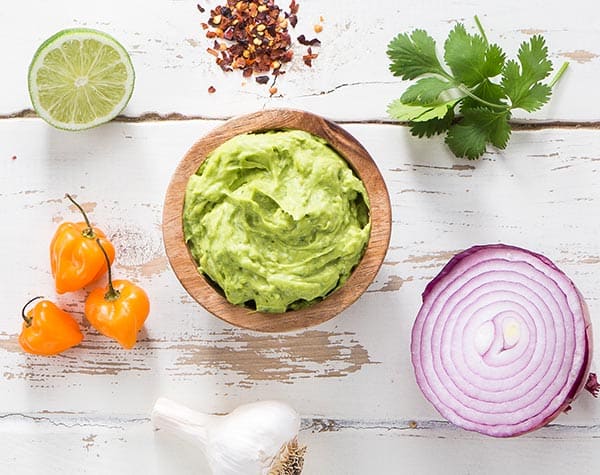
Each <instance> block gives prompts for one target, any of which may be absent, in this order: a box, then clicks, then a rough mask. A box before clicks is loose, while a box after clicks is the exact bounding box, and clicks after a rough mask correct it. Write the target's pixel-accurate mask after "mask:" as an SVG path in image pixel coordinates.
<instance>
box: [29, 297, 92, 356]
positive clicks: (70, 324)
mask: <svg viewBox="0 0 600 475" xmlns="http://www.w3.org/2000/svg"><path fill="white" fill-rule="evenodd" d="M42 298H43V297H35V298H33V299H31V300H30V301H29V302H27V303H26V304H25V306H24V307H23V310H22V311H21V315H22V317H23V320H24V321H23V329H22V330H21V334H20V335H19V344H20V345H21V347H22V348H23V349H24V350H25V351H26V352H27V353H32V354H34V355H55V354H57V353H60V352H61V351H65V350H66V349H68V348H71V347H72V346H75V345H78V344H79V343H81V341H82V340H83V334H82V333H81V330H80V329H79V325H78V324H77V321H76V320H75V319H74V318H73V317H72V316H71V315H70V314H68V313H67V312H65V311H64V310H61V309H60V308H58V307H57V306H56V305H55V304H54V303H52V302H50V301H49V300H40V301H39V302H38V303H37V304H36V305H35V306H34V307H33V308H32V309H31V310H29V312H27V315H26V314H25V309H26V308H27V306H28V305H29V304H30V303H31V302H33V301H34V300H37V299H42Z"/></svg>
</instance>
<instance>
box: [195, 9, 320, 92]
mask: <svg viewBox="0 0 600 475" xmlns="http://www.w3.org/2000/svg"><path fill="white" fill-rule="evenodd" d="M200 8H201V7H200V5H198V9H199V10H200ZM299 8H300V5H299V4H298V3H297V2H296V0H291V3H290V5H289V11H287V12H286V11H284V10H283V9H282V8H280V7H279V6H278V5H277V4H276V3H275V0H227V1H226V4H224V5H218V6H216V7H215V8H214V9H211V10H210V16H209V19H208V20H207V22H206V23H201V26H202V28H203V29H204V30H207V31H206V37H207V38H209V39H214V44H213V47H212V48H207V52H208V53H209V54H211V55H212V56H215V58H216V63H217V64H218V65H219V66H220V67H221V69H222V70H223V71H225V72H229V71H233V70H234V69H237V70H241V71H242V75H243V77H245V78H248V77H251V76H253V75H256V82H258V83H259V84H266V83H268V82H269V77H268V74H271V75H272V76H274V81H275V79H276V78H277V77H278V76H280V75H282V74H285V71H283V70H282V67H284V65H285V64H286V63H289V62H290V61H292V59H293V56H294V52H293V51H292V49H291V46H292V39H291V36H290V33H289V31H288V27H289V25H291V26H292V27H295V26H296V24H297V21H298V18H297V13H298V11H299ZM301 37H302V38H303V39H304V40H305V41H306V43H303V42H302V41H301V44H303V45H305V46H320V45H321V42H320V41H319V40H318V39H317V38H314V39H312V40H310V41H307V40H306V39H305V37H304V35H301ZM220 39H222V40H223V41H222V42H219V41H217V40H220ZM299 41H300V39H299ZM317 56H318V55H317V54H313V53H312V51H311V50H310V48H309V51H308V54H307V55H304V56H303V60H304V63H305V64H307V65H308V66H312V60H313V59H315V58H316V57H317ZM274 81H273V84H272V85H271V86H272V87H273V86H274Z"/></svg>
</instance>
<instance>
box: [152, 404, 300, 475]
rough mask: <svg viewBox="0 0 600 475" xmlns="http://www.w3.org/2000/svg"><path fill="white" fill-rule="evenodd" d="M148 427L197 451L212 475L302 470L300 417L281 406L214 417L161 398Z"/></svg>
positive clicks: (256, 407) (263, 406) (243, 408)
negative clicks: (173, 436) (196, 448)
mask: <svg viewBox="0 0 600 475" xmlns="http://www.w3.org/2000/svg"><path fill="white" fill-rule="evenodd" d="M152 423H153V425H154V427H155V428H157V429H164V430H166V431H169V432H173V433H175V434H176V435H178V436H179V437H181V438H183V439H185V440H188V441H190V442H192V443H195V444H196V445H197V446H199V447H200V448H201V449H202V450H203V452H204V454H205V455H206V458H207V459H208V463H209V466H210V467H211V470H212V472H213V475H279V474H281V475H283V474H293V475H295V474H300V472H301V470H302V462H303V454H304V448H299V447H298V446H297V437H298V432H299V430H300V416H299V415H298V413H297V412H296V411H295V410H294V409H293V408H291V407H290V406H289V405H287V404H285V403H283V402H279V401H261V402H256V403H251V404H244V405H242V406H239V407H237V408H236V409H235V410H234V411H232V412H231V413H229V414H227V415H224V416H214V415H208V414H203V413H201V412H197V411H194V410H191V409H189V408H187V407H185V406H182V405H180V404H177V403H176V402H173V401H171V400H169V399H165V398H160V399H158V400H157V401H156V404H155V405H154V409H153V411H152ZM288 462H289V463H288ZM292 466H293V468H289V467H292Z"/></svg>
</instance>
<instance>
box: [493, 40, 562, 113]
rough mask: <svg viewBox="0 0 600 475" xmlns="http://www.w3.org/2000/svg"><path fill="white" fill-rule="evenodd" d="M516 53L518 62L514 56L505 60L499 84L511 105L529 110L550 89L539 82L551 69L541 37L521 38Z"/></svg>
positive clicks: (547, 95) (542, 100) (547, 96)
mask: <svg viewBox="0 0 600 475" xmlns="http://www.w3.org/2000/svg"><path fill="white" fill-rule="evenodd" d="M517 56H518V58H519V62H518V63H517V62H516V61H514V60H511V61H508V62H507V63H506V65H505V67H504V71H503V72H502V82H501V85H502V87H503V88H504V90H505V92H506V95H507V96H508V97H509V98H510V101H511V108H513V109H524V110H526V111H528V112H532V111H534V110H537V109H539V108H540V107H542V106H543V105H544V104H545V103H546V102H548V100H549V99H550V93H551V88H550V87H549V86H546V85H544V84H541V83H540V81H542V80H543V79H545V78H546V77H548V75H549V74H550V72H551V71H552V63H551V62H550V61H549V60H548V48H547V47H546V42H545V40H544V38H543V37H541V36H539V35H535V36H533V37H531V39H530V40H529V42H527V41H525V42H523V43H522V44H521V47H520V48H519V54H518V55H517Z"/></svg>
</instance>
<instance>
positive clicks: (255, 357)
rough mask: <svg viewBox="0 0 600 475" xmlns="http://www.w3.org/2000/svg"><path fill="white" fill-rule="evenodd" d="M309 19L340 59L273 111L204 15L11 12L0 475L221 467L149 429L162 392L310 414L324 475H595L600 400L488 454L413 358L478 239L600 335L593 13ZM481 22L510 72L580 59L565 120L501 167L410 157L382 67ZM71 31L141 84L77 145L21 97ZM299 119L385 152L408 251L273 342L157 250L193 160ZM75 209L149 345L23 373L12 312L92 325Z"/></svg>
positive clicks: (413, 149)
mask: <svg viewBox="0 0 600 475" xmlns="http://www.w3.org/2000/svg"><path fill="white" fill-rule="evenodd" d="M217 3H218V2H216V1H211V2H203V5H204V6H214V5H216V4H217ZM299 3H300V13H299V18H300V21H299V23H298V26H297V28H296V30H295V32H296V36H297V35H298V34H301V33H305V34H306V36H307V37H312V36H315V35H314V33H313V32H312V25H313V24H314V23H316V22H318V20H319V16H323V17H324V22H323V26H324V30H323V32H322V33H320V34H319V35H318V36H319V38H320V39H321V41H322V43H323V46H322V47H321V49H320V56H319V58H318V59H317V60H315V61H314V63H313V68H312V69H309V68H307V67H305V66H304V65H303V64H302V62H301V61H298V62H296V63H294V64H293V65H292V67H291V68H290V69H289V72H288V73H287V74H286V75H285V76H283V77H282V78H280V80H279V81H278V84H277V86H278V88H279V93H278V95H277V96H276V97H273V98H270V97H269V94H268V91H267V88H266V87H262V86H258V85H256V84H254V83H253V82H252V81H248V83H247V84H245V85H243V84H242V83H243V79H242V78H241V75H239V74H237V73H233V74H229V75H224V74H223V73H222V72H221V71H220V69H219V68H218V67H217V66H216V65H215V64H214V63H213V61H212V60H213V58H212V56H210V55H208V54H207V53H206V52H205V49H206V47H207V46H210V42H209V40H207V39H206V38H204V36H203V32H202V30H201V28H200V22H201V21H206V19H207V14H208V11H207V13H205V14H204V15H200V14H199V12H198V11H197V9H196V2H195V1H166V0H163V1H154V2H147V1H141V0H139V1H138V0H126V1H123V0H122V1H114V0H107V1H103V2H92V1H80V2H75V1H67V0H58V1H54V2H43V1H30V2H13V3H11V4H7V5H4V6H3V8H2V9H0V57H2V59H3V72H2V76H1V79H0V84H2V88H1V89H0V91H2V92H1V93H0V210H1V212H2V217H3V218H4V219H3V222H2V233H1V240H2V241H1V242H2V246H0V261H1V262H2V266H1V270H0V278H1V280H0V282H1V287H0V289H1V290H0V315H2V318H1V319H0V463H1V464H2V465H1V466H2V469H0V472H1V473H7V474H37V473H48V474H58V473H68V474H70V473H90V474H105V473H115V474H121V473H123V474H137V473H142V474H166V473H169V474H192V473H207V472H206V466H205V465H204V461H203V458H202V455H201V454H200V453H199V452H198V451H197V450H195V449H194V448H193V447H188V446H186V445H184V444H181V443H179V442H177V441H176V440H174V439H172V438H170V437H167V436H166V435H164V434H160V433H154V432H153V431H152V428H151V426H150V423H149V411H150V409H151V407H152V404H153V403H154V401H155V399H156V398H157V397H158V396H161V395H162V396H168V397H172V398H173V399H176V400H177V401H179V402H182V403H185V404H188V405H190V406H192V407H194V408H196V409H200V410H204V411H207V412H215V413H223V412H227V411H229V410H231V409H233V408H234V407H235V406H236V405H237V404H240V403H243V402H250V401H255V400H259V399H266V398H279V399H282V400H285V401H288V402H289V403H291V404H292V405H293V406H294V407H295V408H296V409H297V410H298V411H299V412H300V413H301V414H302V416H303V418H304V423H303V430H302V433H301V439H302V441H303V442H304V443H306V444H307V445H308V453H307V458H306V466H305V467H306V468H305V472H304V473H307V474H309V475H312V474H368V473H381V474H396V473H410V474H432V473H446V474H496V473H497V474H505V473H513V474H520V473H523V474H525V473H547V474H562V473H578V474H580V473H581V474H587V473H589V474H592V473H599V472H600V401H596V400H594V399H593V398H592V397H590V396H589V395H588V394H587V393H585V394H583V395H582V396H581V398H580V399H579V400H578V401H577V402H576V404H575V405H574V408H573V410H572V411H571V412H570V413H569V414H567V415H562V416H560V417H559V418H558V419H557V420H556V421H555V422H554V423H553V424H552V425H551V426H549V427H547V428H544V429H541V430H539V431H537V432H535V433H533V434H529V435H526V436H523V437H520V438H517V439H510V440H495V439H490V438H486V437H483V436H479V435H477V434H472V433H469V432H465V431H462V430H460V429H456V428H454V427H452V426H450V425H448V424H447V423H445V422H444V421H443V420H442V419H441V417H440V416H439V415H438V414H437V412H436V411H435V410H434V409H433V408H432V407H431V406H430V405H429V404H428V403H427V402H426V401H425V400H424V398H423V396H422V395H421V393H420V391H419V390H418V388H417V386H416V384H415V382H414V377H413V373H412V369H411V366H410V359H409V351H408V348H409V338H410V337H409V334H410V329H411V327H412V322H413V320H414V317H415V315H416V313H417V311H418V309H419V306H420V294H421V292H422V290H423V288H424V287H425V285H426V283H427V282H428V281H429V280H430V279H431V278H432V277H434V276H435V275H436V274H437V273H438V272H439V270H440V269H441V267H442V266H443V265H444V264H445V262H446V261H447V260H448V259H449V258H450V257H451V256H452V255H453V254H455V253H456V252H458V251H460V250H462V249H465V248H467V247H470V246H471V245H474V244H482V243H489V242H506V243H512V244H515V245H519V246H523V247H527V248H530V249H532V250H536V251H538V252H541V253H543V254H545V255H547V256H548V257H549V258H551V259H552V260H554V261H555V262H556V264H558V265H559V266H560V267H561V268H562V269H563V270H564V271H565V272H566V273H567V274H568V275H569V276H570V277H571V278H572V279H573V280H574V281H575V283H576V284H577V286H578V287H579V289H580V290H581V292H582V293H583V295H584V296H585V297H586V300H587V303H588V306H589V308H590V313H591V315H592V321H593V323H594V324H595V325H596V326H598V325H600V321H599V317H598V315H599V314H600V246H599V244H598V243H599V241H598V236H599V235H600V220H599V219H598V211H599V202H600V186H599V184H600V173H599V172H598V168H599V167H600V132H599V130H598V128H599V125H598V124H599V122H600V113H599V112H598V107H597V105H598V101H599V96H598V92H597V89H598V86H597V82H598V81H597V78H598V77H599V74H600V56H599V55H600V49H598V46H597V45H598V44H599V41H600V29H599V27H598V26H597V22H596V21H595V18H596V17H597V11H598V10H597V8H598V7H597V5H596V4H595V2H593V1H572V2H569V3H568V5H566V4H564V3H563V2H522V1H519V2H517V1H505V2H501V3H498V2H491V1H482V2H468V1H465V0H462V1H457V0H454V1H448V2H442V1H437V2H436V1H423V2H417V3H411V4H410V5H409V6H408V4H405V2H397V1H392V0H389V1H376V2H358V1H356V0H352V1H347V2H344V4H343V8H341V7H340V3H339V2H317V1H309V0H304V1H301V2H299ZM283 5H286V6H287V4H284V3H282V6H283ZM474 14H478V15H479V16H480V18H481V20H482V22H483V24H484V26H485V27H486V30H487V33H488V37H489V38H490V40H491V41H498V42H499V43H500V44H501V45H503V46H505V47H506V49H507V50H508V52H509V54H511V55H514V53H515V50H516V48H517V47H518V44H519V43H520V42H521V41H523V40H525V39H527V38H528V37H529V36H530V35H531V34H533V33H538V32H539V33H542V34H543V35H544V36H545V37H546V39H547V41H548V45H549V50H550V52H551V58H552V60H553V62H554V64H555V66H558V65H559V63H560V62H562V61H563V60H565V59H569V60H571V67H570V68H569V70H568V71H567V73H566V74H565V76H564V77H563V79H562V81H561V83H559V85H558V87H557V88H556V94H555V96H554V97H553V100H552V102H551V103H550V104H549V105H548V106H546V107H545V108H544V109H543V110H541V111H540V112H538V113H536V114H535V115H534V116H533V119H531V118H530V119H528V120H529V122H528V124H530V125H532V126H531V127H526V128H523V127H521V128H520V130H517V131H515V132H514V133H513V138H512V140H511V142H510V144H509V146H508V148H507V149H506V150H504V151H496V150H491V151H490V152H489V153H486V155H485V156H484V157H483V159H482V160H479V161H476V162H469V161H466V160H458V159H455V158H454V157H453V156H452V155H451V154H450V153H449V152H448V150H447V149H446V148H445V146H444V144H443V142H442V141H441V140H440V139H431V140H417V139H415V138H413V137H411V136H410V134H409V133H408V130H407V128H406V127H404V126H401V125H396V124H393V123H391V121H389V119H388V118H387V116H386V114H385V109H386V105H387V103H388V102H390V101H391V100H392V99H394V98H396V97H399V96H400V95H401V93H402V91H403V90H404V89H405V87H406V83H402V82H400V81H399V80H398V79H397V78H394V77H392V76H391V74H390V73H389V72H388V69H387V66H388V60H387V58H386V56H385V50H386V46H387V43H388V42H389V40H390V39H391V38H392V37H393V36H395V35H396V34H397V33H399V32H402V31H409V30H412V29H414V28H418V27H420V28H425V29H427V30H428V31H429V32H430V33H431V34H432V35H433V36H434V37H435V38H436V39H437V40H438V44H440V43H441V42H442V41H443V40H444V39H445V37H446V35H447V33H448V31H449V30H450V29H451V28H452V27H453V25H454V23H455V22H456V21H464V22H465V23H466V25H467V26H468V27H469V28H471V29H472V28H473V27H474V24H473V22H472V16H473V15H474ZM74 26H88V27H93V28H98V29H102V30H104V31H106V32H108V33H110V34H113V35H114V36H115V37H116V38H117V39H118V40H120V41H121V42H122V43H123V45H124V46H125V47H126V48H127V50H128V51H130V53H131V54H132V59H133V62H134V66H135V68H136V72H137V84H136V89H135V91H134V95H133V97H132V100H131V102H130V105H129V106H128V108H127V109H126V111H125V113H124V115H125V116H126V117H123V118H121V119H119V120H117V121H115V122H113V123H111V124H108V125H105V126H102V127H100V128H97V129H94V130H90V131H86V132H82V133H77V134H73V133H66V132H61V131H58V130H54V129H52V128H50V127H49V126H47V125H46V124H45V123H44V122H42V121H41V120H40V119H37V118H36V117H34V116H33V114H32V112H31V111H29V109H30V107H31V106H30V103H29V99H28V95H27V87H26V75H27V67H28V64H29V61H30V59H31V57H32V55H33V53H34V51H35V50H36V48H37V46H38V45H39V44H40V43H41V42H42V41H43V40H44V39H45V38H46V37H48V36H50V35H51V34H53V33H54V32H56V31H57V30H60V29H62V28H66V27H74ZM299 51H300V52H301V51H302V49H300V50H299ZM297 59H299V58H297ZM210 85H214V86H215V87H216V89H217V92H216V93H215V94H212V95H209V94H208V93H207V88H208V87H209V86H210ZM288 106H291V107H296V108H302V109H306V110H309V111H311V112H315V113H319V114H322V115H324V116H326V117H328V118H331V119H334V120H337V121H339V122H341V123H342V124H343V126H344V127H345V128H346V129H347V130H348V131H350V133H352V134H353V135H354V136H355V137H356V138H357V139H358V140H359V141H361V142H362V143H363V145H364V146H365V147H366V148H367V150H368V151H369V152H370V153H371V155H372V156H373V158H374V159H375V161H376V162H377V164H378V166H379V168H380V170H381V171H382V173H383V175H384V178H385V180H386V183H387V185H388V188H389V192H390V197H391V200H392V205H393V230H392V242H391V246H390V249H389V252H388V255H387V258H386V261H385V263H384V265H383V267H382V269H381V271H380V273H379V275H378V277H377V279H376V281H375V282H374V283H373V285H372V286H371V288H370V289H369V291H368V292H367V293H366V294H365V295H364V296H363V297H362V298H361V299H360V300H359V301H358V302H357V303H355V304H354V305H353V306H352V307H351V308H350V309H348V310H347V311H345V312H343V313H342V314H341V315H340V316H338V317H337V318H335V319H333V320H331V321H329V322H327V323H325V324H323V325H320V326H318V327H314V328H311V329H308V330H306V331H300V332H294V333H287V334H280V335H264V334H260V333H255V332H251V331H246V330H241V329H236V328H233V327H230V326H229V325H227V324H225V323H223V322H221V321H220V320H218V319H216V318H214V317H212V316H211V315H209V314H208V313H206V312H205V311H204V310H203V309H202V308H201V307H199V306H198V305H197V304H196V303H195V302H193V301H192V299H191V298H190V297H189V296H188V295H187V294H186V293H185V291H184V290H183V288H182V287H181V286H180V285H179V283H178V281H177V280H176V278H175V277H174V275H173V273H172V272H171V270H170V268H169V266H168V263H167V261H166V258H165V255H164V250H163V247H162V240H161V231H160V227H161V213H162V201H163V197H164V193H165V190H166V186H167V184H168V181H169V178H170V175H171V173H172V171H173V170H174V169H175V166H176V165H177V163H178V161H179V160H180V158H181V157H182V156H183V154H184V153H185V151H186V150H187V149H188V148H189V147H190V146H191V145H192V143H193V142H194V141H195V140H197V139H198V138H199V137H201V136H202V135H203V134H204V133H206V132H207V131H209V130H210V129H211V128H213V127H214V126H215V125H217V124H218V123H220V121H219V120H220V119H224V118H228V117H230V116H232V115H236V114H240V113H244V112H250V111H255V110H260V109H262V108H266V107H288ZM381 121H386V122H388V123H381ZM13 156H16V157H17V158H16V159H15V160H13V159H12V157H13ZM65 192H69V193H73V194H75V195H76V196H77V198H78V199H79V201H81V202H83V203H84V204H85V207H86V209H87V210H88V211H89V212H90V217H91V219H92V220H93V221H94V222H95V223H97V224H99V225H100V226H101V227H102V228H103V229H105V230H106V231H107V233H108V234H109V235H110V236H111V238H112V239H113V242H114V243H115V245H116V247H117V256H118V257H117V264H116V266H115V274H116V275H118V276H122V277H126V278H130V279H133V280H135V281H137V282H138V283H139V284H140V285H141V286H143V287H144V288H145V289H147V291H148V293H149V295H150V297H151V300H152V313H151V315H150V317H149V319H148V321H147V324H146V327H145V330H143V332H142V333H141V334H140V338H139V343H138V345H137V346H136V347H135V349H134V350H132V351H129V352H128V351H125V350H122V349H120V348H119V347H118V346H117V345H115V344H114V343H113V342H112V341H109V340H108V339H106V338H104V337H102V336H100V335H98V334H97V333H96V332H95V331H94V330H93V329H89V328H88V329H86V331H85V333H86V339H85V341H84V342H83V344H82V345H81V346H80V347H78V348H76V349H73V350H70V351H68V352H66V353H64V354H63V355H61V356H57V357H50V358H43V357H36V356H31V355H26V354H24V353H23V352H22V351H21V350H20V348H19V346H18V342H17V336H18V332H19V330H20V318H19V310H20V308H21V305H22V303H23V302H25V301H26V300H27V299H28V298H29V297H31V296H33V295H38V294H44V295H46V296H47V297H50V298H52V299H55V300H56V301H58V302H60V303H61V304H62V305H63V306H64V307H65V308H66V309H69V310H70V311H72V312H73V313H74V314H75V315H77V318H79V319H81V322H82V325H84V326H85V325H86V323H85V321H84V319H83V316H82V313H81V311H82V301H83V299H84V298H85V292H80V293H77V294H69V295H64V296H60V297H58V296H56V295H55V294H54V290H53V282H52V278H51V275H50V269H49V261H48V255H47V253H48V244H49V242H50V238H51V236H52V234H53V232H54V230H55V229H56V226H57V225H58V223H59V222H61V221H62V220H78V219H79V216H78V215H77V213H76V212H75V210H74V209H73V208H71V207H69V204H68V203H67V200H65V199H63V196H64V194H65ZM596 333H598V332H596ZM596 342H598V338H597V337H596ZM598 363H599V360H598V358H597V357H595V358H594V361H593V365H592V368H596V370H598ZM414 423H416V428H412V427H413V426H414Z"/></svg>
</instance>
